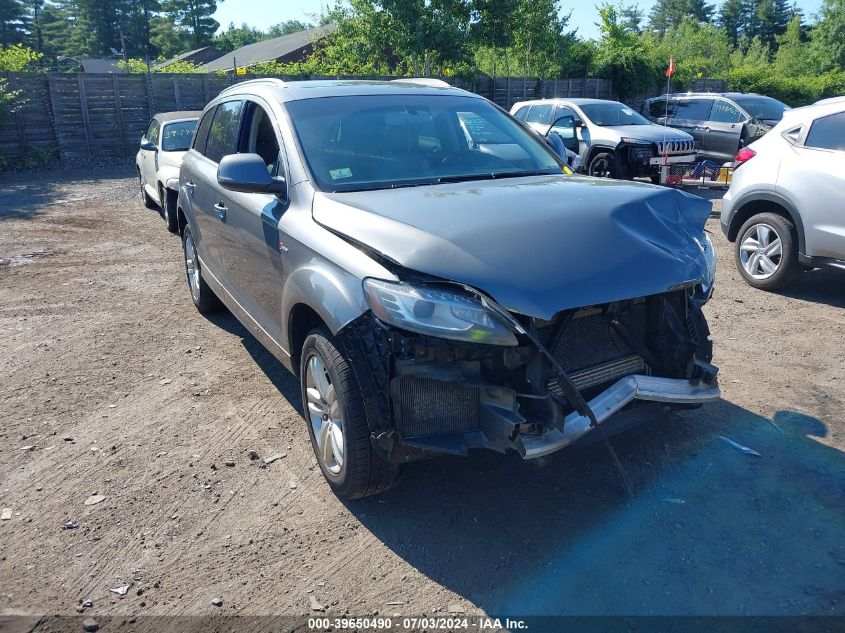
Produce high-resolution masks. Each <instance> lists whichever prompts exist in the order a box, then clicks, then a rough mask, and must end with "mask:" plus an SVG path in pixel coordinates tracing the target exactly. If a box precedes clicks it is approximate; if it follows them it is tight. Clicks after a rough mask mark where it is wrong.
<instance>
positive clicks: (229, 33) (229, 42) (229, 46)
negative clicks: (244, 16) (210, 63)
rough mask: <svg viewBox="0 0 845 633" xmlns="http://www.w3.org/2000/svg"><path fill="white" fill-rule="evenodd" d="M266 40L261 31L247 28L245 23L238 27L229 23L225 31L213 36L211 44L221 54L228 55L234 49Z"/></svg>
mask: <svg viewBox="0 0 845 633" xmlns="http://www.w3.org/2000/svg"><path fill="white" fill-rule="evenodd" d="M266 38H267V35H266V34H265V33H264V32H263V31H259V30H258V29H256V28H253V27H251V26H249V25H248V24H247V23H246V22H244V23H243V24H241V25H240V26H235V24H234V23H233V22H230V23H229V27H228V28H227V29H226V30H225V31H223V32H222V33H218V34H217V35H215V36H214V42H213V44H214V47H215V48H216V49H217V50H219V51H220V52H221V53H229V52H231V51H233V50H235V49H236V48H240V47H241V46H246V45H248V44H255V42H260V41H261V40H263V39H266Z"/></svg>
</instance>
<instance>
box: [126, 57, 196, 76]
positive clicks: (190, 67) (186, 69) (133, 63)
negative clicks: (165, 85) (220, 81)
mask: <svg viewBox="0 0 845 633" xmlns="http://www.w3.org/2000/svg"><path fill="white" fill-rule="evenodd" d="M115 65H116V66H117V67H118V68H120V69H121V70H125V71H126V72H129V73H137V74H143V73H147V72H149V71H150V70H152V71H153V72H156V73H168V74H171V73H202V72H205V71H204V70H202V69H201V68H200V67H199V66H197V65H196V64H195V63H193V62H186V61H178V62H173V63H172V64H168V65H167V66H165V67H164V68H154V67H153V64H152V63H151V64H150V65H149V66H147V62H146V60H143V59H140V58H138V57H130V58H129V59H127V60H126V61H123V60H120V61H119V62H117V63H116V64H115Z"/></svg>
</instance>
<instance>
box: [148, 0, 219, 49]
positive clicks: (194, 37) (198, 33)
mask: <svg viewBox="0 0 845 633" xmlns="http://www.w3.org/2000/svg"><path fill="white" fill-rule="evenodd" d="M162 10H163V11H164V13H165V15H166V16H167V17H168V18H170V19H171V20H172V21H173V24H174V25H175V26H176V28H177V29H179V30H183V31H185V33H186V34H187V35H188V38H189V42H190V47H191V48H200V47H202V46H208V45H209V44H210V43H211V40H212V38H213V37H214V32H215V31H216V30H217V28H218V27H219V26H220V24H219V23H218V22H217V20H215V19H214V18H213V17H212V16H213V15H214V12H215V11H217V2H216V0H164V2H162Z"/></svg>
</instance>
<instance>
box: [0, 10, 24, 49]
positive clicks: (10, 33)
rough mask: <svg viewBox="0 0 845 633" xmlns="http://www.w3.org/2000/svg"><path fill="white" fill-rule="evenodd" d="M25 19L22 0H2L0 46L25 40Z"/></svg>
mask: <svg viewBox="0 0 845 633" xmlns="http://www.w3.org/2000/svg"><path fill="white" fill-rule="evenodd" d="M25 20H26V15H25V10H24V6H23V4H22V3H21V2H20V0H0V46H8V45H9V44H15V43H19V42H22V41H23V40H24V37H25V32H26V31H25Z"/></svg>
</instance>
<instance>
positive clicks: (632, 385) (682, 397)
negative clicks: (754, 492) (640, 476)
mask: <svg viewBox="0 0 845 633" xmlns="http://www.w3.org/2000/svg"><path fill="white" fill-rule="evenodd" d="M720 396H721V393H720V391H719V386H718V384H716V382H715V381H714V382H713V384H710V385H708V384H705V383H699V384H692V383H691V382H690V381H688V380H684V379H678V378H656V377H654V376H641V375H634V376H627V377H625V378H623V379H622V380H620V381H618V382H617V383H616V384H614V385H613V386H612V387H610V388H609V389H607V390H606V391H603V392H602V393H601V394H599V395H598V396H596V397H595V398H593V399H592V400H590V403H589V404H590V408H591V409H592V410H593V413H594V414H595V416H596V419H597V420H598V421H599V423H602V422H604V421H606V420H607V419H608V418H610V417H611V416H612V415H614V414H616V413H618V412H619V411H621V410H622V409H623V408H624V407H625V406H626V405H628V404H629V403H631V402H633V401H634V400H648V401H651V402H663V403H667V404H703V403H705V402H710V401H711V400H718V399H719V397H720ZM590 430H591V427H590V420H589V419H588V418H587V417H586V416H583V415H580V414H579V413H578V412H576V411H573V412H572V413H570V414H569V415H567V416H566V419H565V420H564V424H563V431H559V430H558V429H552V430H550V431H547V432H546V433H544V434H543V435H540V436H537V437H530V438H523V439H522V447H523V451H522V456H523V457H524V458H525V459H531V458H534V457H542V456H543V455H548V454H549V453H554V452H555V451H559V450H560V449H562V448H564V447H566V446H569V445H570V444H572V443H573V442H575V441H576V440H578V439H579V438H581V436H583V435H585V434H586V433H588V432H589V431H590Z"/></svg>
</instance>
